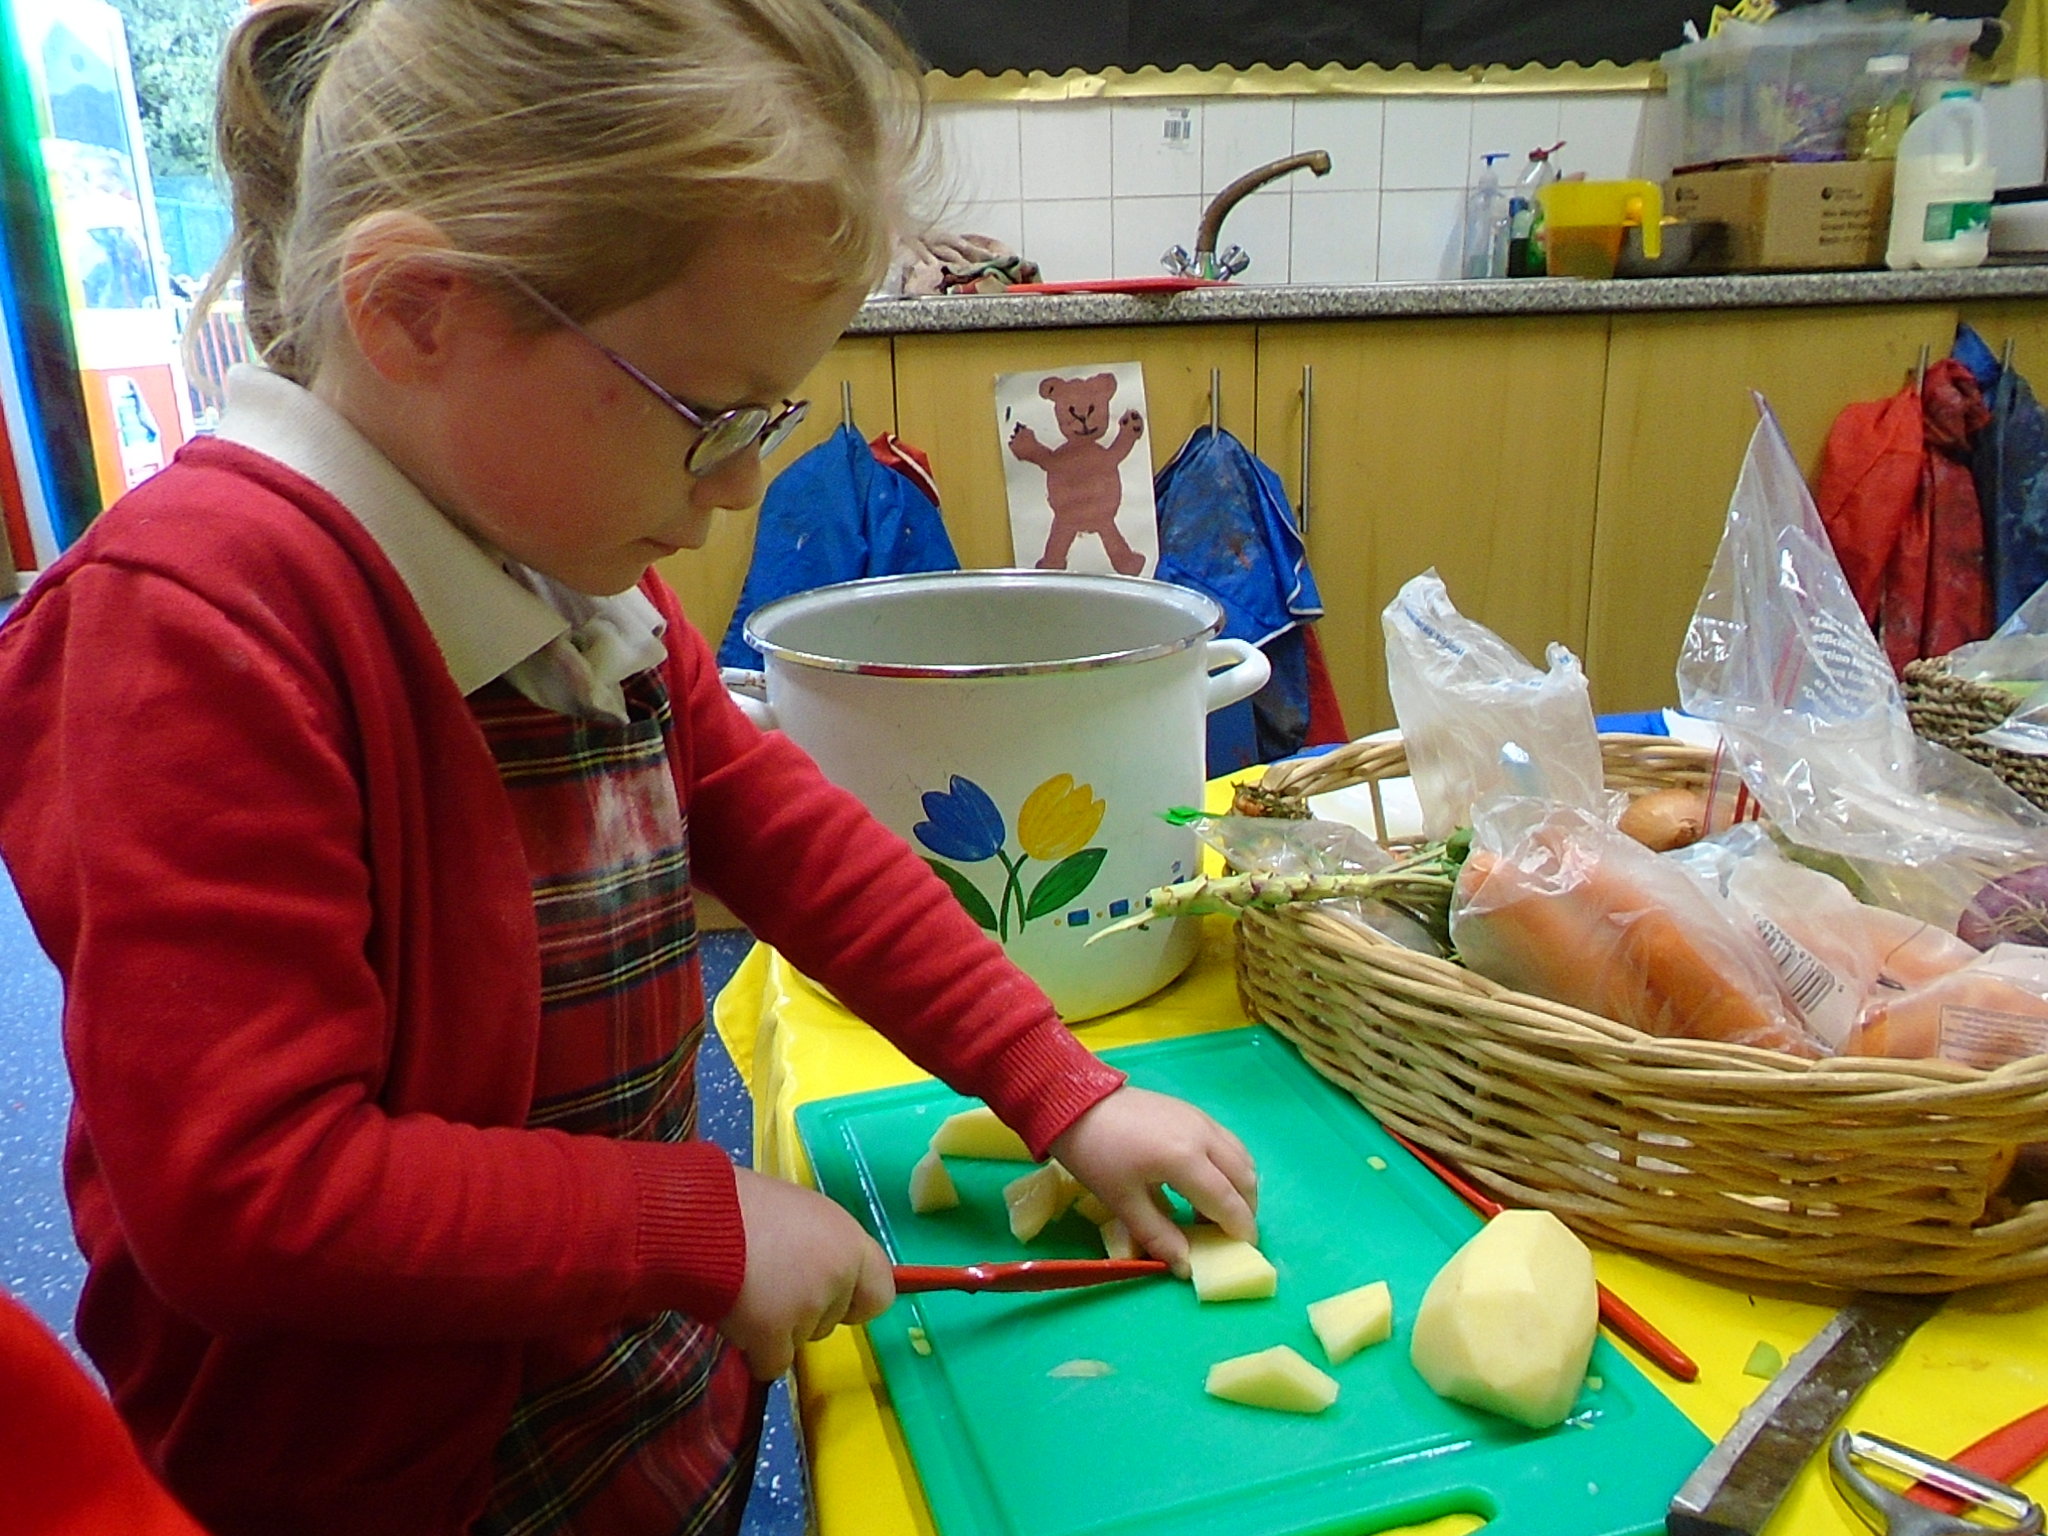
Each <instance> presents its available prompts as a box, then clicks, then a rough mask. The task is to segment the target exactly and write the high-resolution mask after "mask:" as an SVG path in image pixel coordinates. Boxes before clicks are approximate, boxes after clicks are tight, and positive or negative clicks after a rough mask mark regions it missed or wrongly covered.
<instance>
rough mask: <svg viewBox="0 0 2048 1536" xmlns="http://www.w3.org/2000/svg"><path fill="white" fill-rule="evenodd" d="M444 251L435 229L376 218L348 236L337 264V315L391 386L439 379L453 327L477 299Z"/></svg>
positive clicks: (397, 216)
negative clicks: (339, 312)
mask: <svg viewBox="0 0 2048 1536" xmlns="http://www.w3.org/2000/svg"><path fill="white" fill-rule="evenodd" d="M448 253H449V245H448V242H447V240H446V239H445V238H444V237H443V236H442V234H441V232H440V231H439V230H437V229H436V228H434V226H433V225H432V224H429V223H428V222H427V221H426V220H425V219H422V218H419V217H417V216H416V215H413V214H406V213H385V214H378V215H375V216H373V217H372V218H369V219H366V220H364V221H363V223H362V224H361V225H359V226H358V227H357V228H356V229H355V230H354V231H353V232H352V233H351V234H350V235H349V239H348V244H347V246H346V248H345V249H344V250H343V252H342V259H341V306H342V315H343V318H344V320H345V322H346V324H347V326H348V330H349V335H350V337H351V338H352V339H353V340H354V342H355V344H356V349H357V350H358V351H359V352H360V353H361V354H362V356H363V358H364V360H365V361H366V362H367V363H369V365H370V367H371V368H372V369H373V370H375V372H377V373H378V374H379V375H381V376H382V377H383V378H385V379H387V380H388V381H390V382H391V383H394V384H398V383H423V382H429V381H431V380H432V379H433V378H434V377H435V376H436V375H438V374H439V372H440V371H441V370H442V369H443V368H445V367H446V366H447V363H448V360H449V357H450V353H451V346H452V342H453V340H454V329H455V327H456V325H457V324H458V323H460V319H461V317H462V316H464V315H467V314H471V313H473V312H474V311H475V309H476V307H477V301H478V300H479V299H480V298H481V297H482V296H481V295H480V294H479V293H478V292H477V290H476V285H475V284H474V283H473V282H471V280H470V279H469V277H468V275H467V274H466V273H464V272H463V271H462V270H461V269H460V268H459V267H457V266H456V265H455V264H454V263H452V262H451V261H449V260H448V259H447V258H448Z"/></svg>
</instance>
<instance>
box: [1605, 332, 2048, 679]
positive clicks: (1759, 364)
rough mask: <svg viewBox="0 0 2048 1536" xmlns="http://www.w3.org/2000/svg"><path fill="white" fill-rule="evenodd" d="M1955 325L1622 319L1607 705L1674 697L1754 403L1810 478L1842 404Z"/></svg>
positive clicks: (1612, 409)
mask: <svg viewBox="0 0 2048 1536" xmlns="http://www.w3.org/2000/svg"><path fill="white" fill-rule="evenodd" d="M1955 321H1956V312H1955V311H1954V310H1953V309H1949V308H1945V307H1943V306H1940V305H1911V306H1899V307H1882V308H1874V307H1869V306H1862V305H1858V306H1854V307H1843V308H1838V309H1837V308H1830V309H1785V310H1748V311H1738V312H1733V313H1730V312H1728V311H1706V312H1701V313H1695V314H1673V315H1618V316H1616V317H1615V318H1614V322H1613V332H1612V337H1611V340H1610V343H1609V347H1608V360H1607V397H1606V406H1605V409H1604V410H1603V412H1602V422H1603V428H1602V439H1601V447H1600V489H1599V506H1598V514H1597V517H1596V519H1595V530H1594V536H1593V550H1592V566H1591V568H1592V608H1591V614H1590V617H1589V619H1588V622H1587V634H1586V649H1585V651H1584V652H1583V655H1584V657H1585V662H1586V675H1587V676H1588V677H1589V678H1591V679H1592V683H1593V699H1594V704H1595V707H1596V708H1599V709H1601V710H1624V709H1654V708H1658V707H1660V706H1662V705H1666V704H1672V703H1675V702H1676V698H1677V694H1676V683H1675V682H1674V678H1673V674H1674V672H1675V670H1676V668H1677V665H1678V650H1679V645H1680V643H1681V642H1682V641H1683V639H1684V637H1685V628H1686V625H1687V624H1688V623H1689V622H1690V620H1691V618H1692V611H1693V608H1694V605H1695V604H1696V603H1697V602H1698V601H1699V595H1700V588H1701V586H1702V584H1704V582H1705V581H1706V577H1707V571H1708V569H1709V568H1710V567H1711V566H1712V565H1713V561H1714V551H1715V550H1716V549H1717V548H1718V547H1719V546H1720V541H1721V525H1722V522H1723V521H1724V519H1725V518H1726V517H1727V513H1728V498H1729V497H1730V495H1731V494H1732V493H1733V492H1734V489H1735V479H1736V474H1737V472H1738V471H1739V470H1740V468H1741V465H1742V455H1743V450H1744V449H1745V448H1746V447H1747V446H1748V443H1749V438H1750V434H1751V432H1753V431H1754V430H1755V428H1756V421H1757V416H1756V408H1755V405H1754V403H1753V402H1752V400H1751V397H1750V392H1751V391H1752V390H1756V391H1760V392H1762V394H1763V395H1764V396H1765V397H1766V398H1767V399H1768V400H1769V401H1770V403H1771V408H1772V410H1773V411H1775V412H1776V413H1777V417H1778V420H1779V422H1780V423H1781V424H1782V425H1783V426H1784V429H1785V436H1786V440H1787V441H1788V442H1790V444H1791V445H1792V451H1793V452H1794V453H1795V454H1797V455H1798V456H1799V461H1800V464H1801V465H1802V466H1803V467H1804V468H1805V470H1806V472H1807V475H1808V477H1809V479H1810V478H1811V477H1812V474H1813V471H1814V470H1815V468H1817V467H1818V465H1819V462H1820V451H1821V446H1822V444H1823V443H1824V442H1825V441H1826V439H1827V433H1828V428H1829V427H1830V426H1832V425H1833V424H1834V420H1835V416H1836V415H1837V414H1838V413H1839V412H1840V411H1841V409H1842V407H1843V406H1845V405H1847V404H1848V403H1849V402H1850V401H1852V400H1868V399H1876V398H1878V397H1881V396H1883V395H1887V394H1890V393H1892V392H1893V391H1895V390H1897V389H1898V388H1899V387H1900V385H1901V384H1903V383H1904V382H1905V379H1906V377H1907V374H1908V372H1909V371H1910V370H1911V369H1912V368H1913V366H1914V365H1915V363H1916V362H1917V361H1918V359H1919V353H1920V348H1921V347H1922V346H1923V345H1925V346H1929V347H1931V348H1932V349H1933V351H1934V354H1935V355H1936V356H1940V355H1942V354H1944V353H1945V352H1946V351H1947V350H1948V347H1949V344H1950V341H1951V340H1952V338H1953V336H1954V334H1955ZM1993 344H1994V345H1996V344H1997V343H1996V342H1994V343H1993ZM2043 345H2044V346H2048V342H2044V343H2043ZM2044 356H2048V354H2044Z"/></svg>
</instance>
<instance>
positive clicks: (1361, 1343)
mask: <svg viewBox="0 0 2048 1536" xmlns="http://www.w3.org/2000/svg"><path fill="white" fill-rule="evenodd" d="M1308 1325H1309V1327H1310V1328H1311V1329H1313V1330H1314V1331H1315V1336H1316V1338H1317V1340H1318V1341H1319V1342H1320V1343H1321V1344H1322V1346H1323V1353H1324V1354H1326V1355H1328V1356H1329V1357H1330V1364H1332V1365H1342V1364H1343V1363H1344V1362H1345V1361H1346V1360H1349V1359H1350V1358H1351V1357H1352V1356H1353V1355H1355V1354H1357V1353H1358V1352H1359V1351H1360V1350H1361V1349H1364V1348H1365V1347H1366V1346H1367V1345H1368V1344H1378V1343H1381V1342H1382V1341H1384V1340H1386V1339H1389V1338H1391V1337H1393V1333H1394V1297H1393V1293H1392V1292H1391V1291H1389V1290H1388V1289H1387V1282H1386V1281H1384V1280H1375V1281H1373V1282H1372V1284H1370V1285H1361V1286H1359V1287H1357V1289H1355V1290H1349V1291H1339V1292H1338V1293H1337V1294H1336V1295H1335V1296H1325V1297H1324V1298H1323V1299H1322V1300H1321V1301H1312V1302H1310V1303H1309V1304H1308Z"/></svg>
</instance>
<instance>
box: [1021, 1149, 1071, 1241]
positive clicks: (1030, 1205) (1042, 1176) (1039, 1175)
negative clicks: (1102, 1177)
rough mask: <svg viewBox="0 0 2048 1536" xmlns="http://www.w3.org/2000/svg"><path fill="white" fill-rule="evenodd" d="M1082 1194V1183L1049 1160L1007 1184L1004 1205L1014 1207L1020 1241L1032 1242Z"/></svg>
mask: <svg viewBox="0 0 2048 1536" xmlns="http://www.w3.org/2000/svg"><path fill="white" fill-rule="evenodd" d="M1080 1193H1081V1185H1080V1182H1079V1181H1078V1180H1076V1179H1075V1177H1074V1176H1073V1175H1072V1174H1071V1173H1069V1172H1067V1170H1066V1169H1064V1168H1062V1167H1061V1166H1060V1165H1059V1164H1058V1163H1047V1164H1046V1165H1045V1166H1044V1167H1043V1168H1034V1169H1032V1170H1031V1171H1030V1172H1029V1173H1027V1174H1025V1175H1024V1176H1023V1177H1022V1178H1017V1179H1012V1180H1010V1182H1009V1183H1007V1184H1005V1185H1004V1186H1003V1204H1004V1205H1006V1206H1008V1207H1009V1210H1010V1235H1011V1236H1012V1237H1014V1238H1016V1239H1017V1241H1018V1242H1020V1243H1028V1242H1030V1241H1031V1239H1033V1238H1034V1237H1036V1236H1038V1234H1039V1233H1041V1232H1043V1231H1044V1230H1045V1228H1046V1224H1047V1223H1048V1222H1051V1221H1054V1220H1057V1219H1058V1217H1059V1216H1060V1215H1061V1214H1062V1213H1063V1212H1064V1211H1065V1210H1066V1208H1067V1207H1068V1206H1070V1205H1072V1204H1073V1203H1074V1199H1075V1197H1076V1196H1078V1195H1079V1194H1080Z"/></svg>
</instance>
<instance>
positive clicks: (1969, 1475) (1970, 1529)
mask: <svg viewBox="0 0 2048 1536" xmlns="http://www.w3.org/2000/svg"><path fill="white" fill-rule="evenodd" d="M1859 1462H1869V1463H1871V1464H1872V1465H1874V1466H1879V1467H1883V1468H1885V1469H1886V1470H1888V1471H1892V1472H1898V1473H1901V1474H1903V1475H1905V1476H1907V1477H1910V1478H1914V1479H1917V1480H1918V1481H1919V1482H1921V1483H1924V1484H1926V1485H1927V1486H1928V1487H1930V1488H1934V1489H1937V1490H1939V1491H1940V1492H1942V1493H1946V1494H1949V1495H1950V1496H1952V1497H1953V1498H1956V1499H1959V1500H1962V1501H1963V1503H1964V1505H1965V1507H1966V1508H1967V1509H1968V1510H1970V1511H1971V1512H1972V1513H1975V1514H1985V1515H1992V1516H1996V1517H1998V1519H1999V1520H2001V1521H2002V1522H2003V1523H2002V1524H1997V1525H1992V1524H1986V1523H1982V1522H1979V1521H1974V1520H1968V1519H1965V1518H1963V1516H1961V1515H1957V1514H1950V1513H1949V1512H1947V1511H1946V1510H1939V1509H1929V1508H1927V1507H1926V1506H1925V1505H1923V1504H1918V1503H1915V1502H1913V1501H1912V1500H1911V1499H1909V1498H1907V1497H1906V1495H1905V1494H1903V1493H1898V1492H1895V1491H1893V1490H1892V1489H1890V1488H1887V1487H1886V1486H1884V1485H1883V1484H1882V1483H1879V1482H1877V1481H1876V1480H1875V1479H1874V1478H1872V1477H1871V1476H1870V1475H1869V1474H1868V1473H1866V1472H1864V1471H1863V1469H1862V1468H1861V1467H1860V1466H1859V1465H1858V1463H1859ZM1828 1470H1829V1471H1830V1472H1831V1473H1833V1474H1834V1479H1835V1486H1836V1487H1837V1488H1839V1489H1840V1490H1841V1491H1842V1497H1843V1498H1844V1499H1846V1500H1847V1501H1848V1502H1849V1506H1850V1508H1852V1509H1854V1510H1855V1511H1856V1513H1857V1514H1859V1515H1861V1516H1862V1517H1863V1522H1864V1524H1866V1525H1868V1526H1869V1527H1870V1528H1871V1529H1872V1530H1875V1531H1882V1532H1884V1533H1885V1536H1985V1533H1986V1532H1995V1533H1998V1536H2039V1533H2040V1530H2041V1525H2042V1514H2041V1506H2040V1505H2039V1504H2036V1503H2035V1502H2034V1501H2033V1500H2032V1499H2030V1498H2028V1497H2027V1496H2026V1495H2025V1494H2024V1493H2021V1492H2020V1491H2019V1490H2018V1489H2017V1488H2012V1487H2009V1486H2007V1485H2006V1484H2004V1483H2000V1482H1994V1481H1992V1480H1991V1479H1990V1478H1988V1477H1983V1476H1980V1475H1979V1474H1977V1473H1975V1472H1971V1471H1969V1470H1967V1469H1965V1468H1963V1467H1959V1466H1957V1465H1956V1464H1955V1463H1954V1462H1951V1461H1942V1460H1940V1459H1939V1458H1938V1457H1934V1456H1929V1455H1927V1454H1926V1453H1925V1452H1922V1451H1916V1450H1913V1449H1912V1448H1911V1447H1910V1446H1904V1445H1900V1444H1899V1443H1898V1442H1897V1441H1895V1440H1887V1439H1885V1438H1884V1437H1883V1436H1882V1435H1872V1434H1865V1433H1863V1432H1861V1431H1859V1430H1853V1429H1845V1430H1843V1431H1841V1432H1840V1433H1839V1434H1837V1435H1836V1436H1835V1438H1834V1439H1833V1440H1832V1441H1831V1442H1830V1443H1829V1445H1828Z"/></svg>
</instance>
